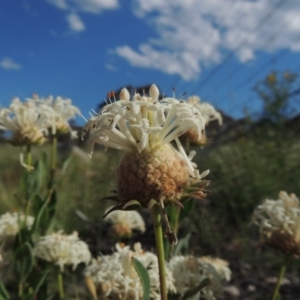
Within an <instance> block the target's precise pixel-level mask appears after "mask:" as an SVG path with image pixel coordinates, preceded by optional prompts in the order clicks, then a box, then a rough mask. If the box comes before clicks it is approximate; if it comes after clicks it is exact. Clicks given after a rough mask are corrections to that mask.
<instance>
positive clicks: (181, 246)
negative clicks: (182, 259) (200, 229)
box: [174, 233, 191, 255]
mask: <svg viewBox="0 0 300 300" xmlns="http://www.w3.org/2000/svg"><path fill="white" fill-rule="evenodd" d="M190 237H191V233H188V234H187V235H186V236H185V237H184V238H182V239H180V240H179V241H178V244H177V245H176V247H175V250H174V255H179V254H182V253H183V252H184V250H186V249H188V247H189V240H190Z"/></svg>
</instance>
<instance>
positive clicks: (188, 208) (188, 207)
mask: <svg viewBox="0 0 300 300" xmlns="http://www.w3.org/2000/svg"><path fill="white" fill-rule="evenodd" d="M194 206H195V201H194V200H193V199H190V200H188V201H186V202H185V203H184V209H182V210H181V211H180V216H179V221H181V220H182V219H183V218H185V217H187V216H188V215H189V214H190V212H191V211H192V209H193V208H194Z"/></svg>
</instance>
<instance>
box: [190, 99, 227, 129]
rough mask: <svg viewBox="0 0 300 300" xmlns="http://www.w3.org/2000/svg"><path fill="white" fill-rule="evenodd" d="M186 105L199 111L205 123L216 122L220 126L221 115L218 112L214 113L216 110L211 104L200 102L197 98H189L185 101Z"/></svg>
mask: <svg viewBox="0 0 300 300" xmlns="http://www.w3.org/2000/svg"><path fill="white" fill-rule="evenodd" d="M187 103H189V104H191V105H193V106H194V107H195V108H197V109H199V111H200V112H201V115H202V116H203V117H204V119H205V121H206V123H209V122H211V121H213V120H217V121H218V122H219V124H220V125H222V123H223V120H222V116H221V114H220V113H219V112H218V111H216V109H215V108H214V107H213V106H212V105H211V104H209V103H207V102H201V99H200V98H199V97H198V96H191V97H189V98H188V99H187Z"/></svg>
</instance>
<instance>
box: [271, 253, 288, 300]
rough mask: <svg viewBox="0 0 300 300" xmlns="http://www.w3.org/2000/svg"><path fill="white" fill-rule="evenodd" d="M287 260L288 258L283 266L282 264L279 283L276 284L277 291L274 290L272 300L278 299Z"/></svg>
mask: <svg viewBox="0 0 300 300" xmlns="http://www.w3.org/2000/svg"><path fill="white" fill-rule="evenodd" d="M287 260H288V257H285V258H284V259H283V262H282V264H281V267H280V271H279V275H278V279H277V283H276V286H275V289H274V292H273V295H272V300H276V299H277V297H278V294H279V289H280V285H281V281H282V278H283V276H284V274H285V271H286V263H287Z"/></svg>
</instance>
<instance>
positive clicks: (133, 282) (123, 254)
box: [85, 243, 176, 300]
mask: <svg viewBox="0 0 300 300" xmlns="http://www.w3.org/2000/svg"><path fill="white" fill-rule="evenodd" d="M132 257H135V258H137V259H138V260H139V261H140V262H141V263H142V264H143V265H144V267H145V268H146V269H147V270H148V273H149V277H150V289H151V291H150V297H151V299H157V300H159V299H160V292H159V286H160V283H159V271H158V262H157V256H156V255H155V254H153V253H151V252H146V251H143V250H142V248H141V244H140V243H137V244H135V245H134V251H131V250H130V248H129V246H126V247H123V248H122V247H121V246H120V245H118V244H117V251H116V252H115V253H113V254H112V255H104V256H99V257H98V258H97V260H93V261H92V263H91V264H90V265H89V266H87V267H86V269H85V276H86V277H89V278H91V279H92V280H93V282H94V283H95V285H96V286H98V287H99V286H100V289H101V291H102V293H103V295H102V296H103V297H112V298H113V299H120V300H121V299H128V300H131V299H132V300H136V299H137V300H138V299H142V293H143V288H142V284H141V281H140V279H139V277H138V274H137V272H136V271H135V269H134V267H133V264H132V260H131V258H132ZM166 277H167V278H166V281H167V288H168V290H169V291H170V292H176V288H175V286H174V279H173V276H172V274H171V272H170V271H169V269H168V268H167V269H166Z"/></svg>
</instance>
